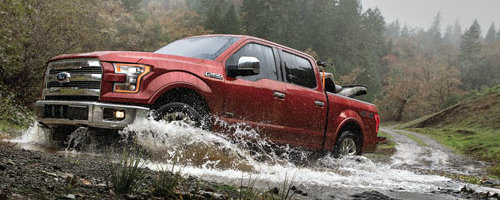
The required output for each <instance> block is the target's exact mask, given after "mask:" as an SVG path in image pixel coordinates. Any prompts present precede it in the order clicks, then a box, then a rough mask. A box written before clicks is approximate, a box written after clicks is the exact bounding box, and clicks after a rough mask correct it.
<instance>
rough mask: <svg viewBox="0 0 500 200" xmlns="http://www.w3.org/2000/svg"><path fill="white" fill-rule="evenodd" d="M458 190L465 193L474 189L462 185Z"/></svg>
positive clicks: (469, 192)
mask: <svg viewBox="0 0 500 200" xmlns="http://www.w3.org/2000/svg"><path fill="white" fill-rule="evenodd" d="M460 192H462V193H466V194H473V193H475V191H474V190H473V189H471V188H468V187H467V186H464V187H462V188H461V189H460Z"/></svg>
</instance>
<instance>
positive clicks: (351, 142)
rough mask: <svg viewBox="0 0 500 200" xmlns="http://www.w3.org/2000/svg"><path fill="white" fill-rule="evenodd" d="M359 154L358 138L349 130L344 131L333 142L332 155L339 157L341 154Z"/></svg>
mask: <svg viewBox="0 0 500 200" xmlns="http://www.w3.org/2000/svg"><path fill="white" fill-rule="evenodd" d="M354 155H361V142H360V138H358V137H357V136H356V134H354V133H353V132H351V131H344V132H342V134H341V135H340V138H339V139H338V140H337V142H336V143H335V147H334V149H333V156H334V157H336V158H340V157H343V156H354Z"/></svg>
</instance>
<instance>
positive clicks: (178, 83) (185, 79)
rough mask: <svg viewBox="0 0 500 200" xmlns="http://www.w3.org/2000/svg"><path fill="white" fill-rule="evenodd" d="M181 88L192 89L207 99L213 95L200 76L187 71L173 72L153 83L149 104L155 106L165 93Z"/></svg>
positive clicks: (150, 85) (150, 86)
mask: <svg viewBox="0 0 500 200" xmlns="http://www.w3.org/2000/svg"><path fill="white" fill-rule="evenodd" d="M179 87H182V88H187V89H191V90H193V91H195V92H197V93H198V94H200V95H201V96H203V98H205V99H206V98H207V97H208V96H209V95H210V94H212V90H211V89H210V87H209V86H208V85H207V83H205V81H203V79H201V78H200V77H199V76H196V75H195V74H192V73H189V72H185V71H172V72H167V73H165V74H162V75H160V76H158V77H156V78H155V79H154V80H153V81H151V83H150V84H149V86H148V90H150V92H151V93H152V94H153V95H152V96H151V98H150V99H149V101H148V104H154V103H155V102H156V101H157V100H158V98H160V96H161V95H163V94H164V93H165V92H167V91H168V90H171V89H174V88H179ZM207 103H209V102H207ZM209 107H210V103H209Z"/></svg>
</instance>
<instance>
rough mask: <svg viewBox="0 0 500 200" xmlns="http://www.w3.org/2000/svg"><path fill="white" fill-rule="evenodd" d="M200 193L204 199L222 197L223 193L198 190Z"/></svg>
mask: <svg viewBox="0 0 500 200" xmlns="http://www.w3.org/2000/svg"><path fill="white" fill-rule="evenodd" d="M200 193H202V195H201V196H202V197H204V198H206V199H223V197H224V195H222V194H219V193H215V192H207V191H200Z"/></svg>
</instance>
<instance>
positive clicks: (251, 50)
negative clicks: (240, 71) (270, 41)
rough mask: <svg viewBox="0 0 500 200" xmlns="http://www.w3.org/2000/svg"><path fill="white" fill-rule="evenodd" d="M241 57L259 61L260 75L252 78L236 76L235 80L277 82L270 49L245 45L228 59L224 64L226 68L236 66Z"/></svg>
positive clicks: (250, 44) (253, 44) (258, 45)
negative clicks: (253, 58)
mask: <svg viewBox="0 0 500 200" xmlns="http://www.w3.org/2000/svg"><path fill="white" fill-rule="evenodd" d="M243 56H250V57H255V58H257V59H259V61H260V73H259V74H257V75H253V76H238V77H236V78H240V79H245V80H249V81H256V80H259V79H271V80H278V73H277V72H276V62H275V60H274V54H273V50H272V48H271V47H268V46H263V45H260V44H255V43H249V44H246V45H245V46H243V47H242V48H241V49H240V50H238V51H237V52H236V53H234V54H233V55H232V56H231V57H229V59H228V60H227V62H226V66H228V65H237V64H238V61H239V59H240V57H243Z"/></svg>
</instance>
